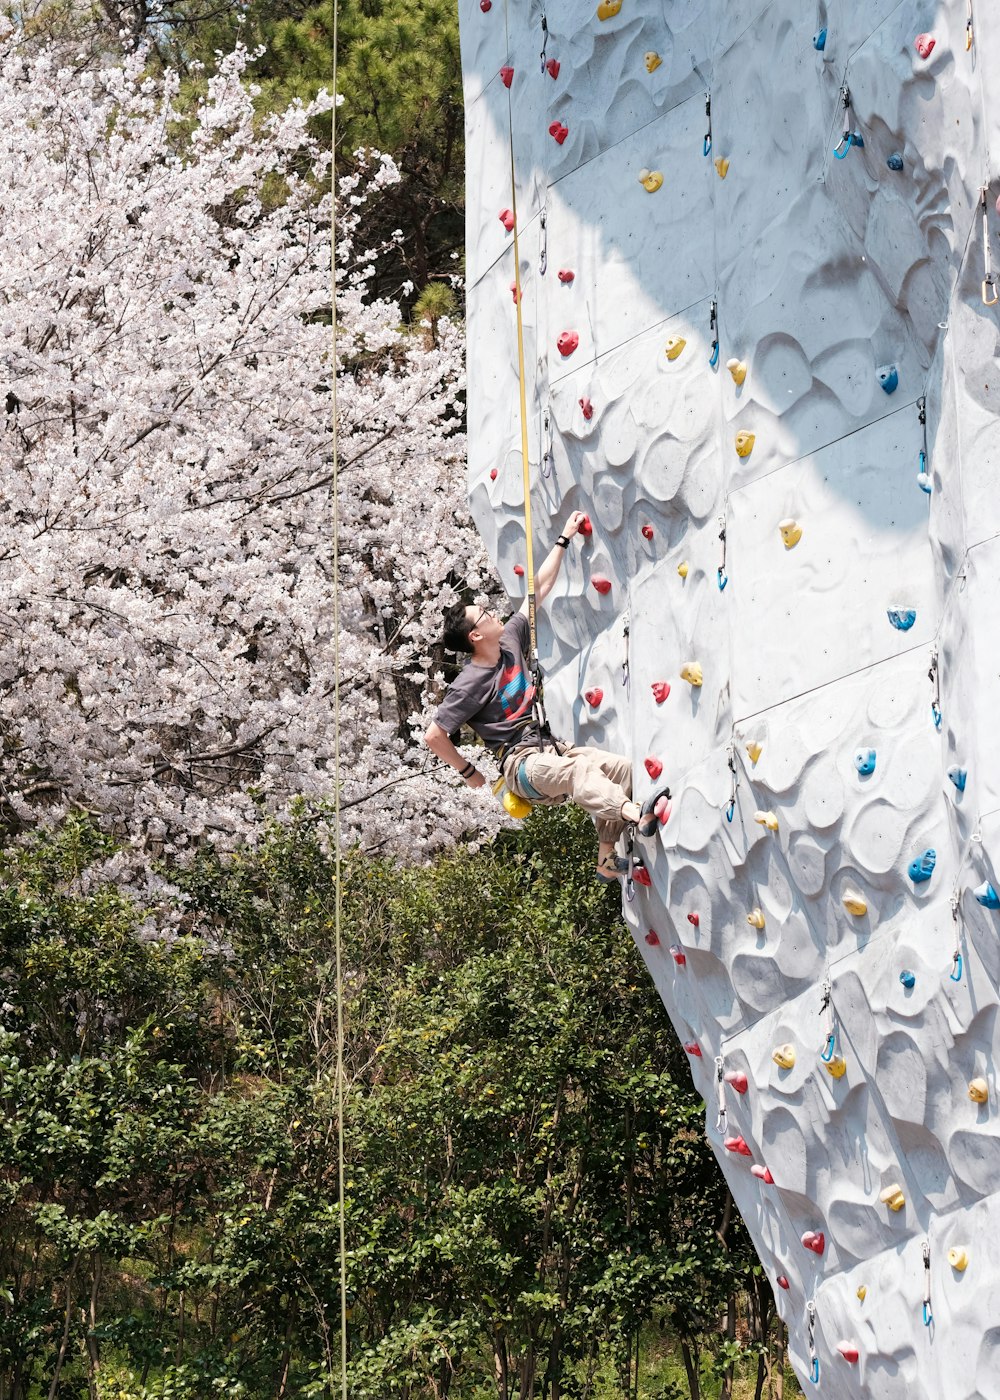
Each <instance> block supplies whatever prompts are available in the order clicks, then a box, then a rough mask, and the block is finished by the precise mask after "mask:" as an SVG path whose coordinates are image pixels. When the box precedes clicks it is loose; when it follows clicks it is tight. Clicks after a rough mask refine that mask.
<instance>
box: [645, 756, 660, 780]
mask: <svg viewBox="0 0 1000 1400" xmlns="http://www.w3.org/2000/svg"><path fill="white" fill-rule="evenodd" d="M645 764H646V772H647V773H648V774H649V776H650V777H651V778H658V777H659V776H660V774H661V773H662V772H663V764H662V763H661V762H660V760H659V759H658V758H647V759H646V760H645Z"/></svg>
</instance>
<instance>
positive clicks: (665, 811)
mask: <svg viewBox="0 0 1000 1400" xmlns="http://www.w3.org/2000/svg"><path fill="white" fill-rule="evenodd" d="M653 812H654V814H655V815H656V818H657V820H658V821H659V823H660V825H661V826H666V824H667V822H668V821H669V820H670V798H669V797H661V798H660V800H659V801H658V802H657V804H656V806H655V807H654V808H653Z"/></svg>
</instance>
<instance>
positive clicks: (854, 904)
mask: <svg viewBox="0 0 1000 1400" xmlns="http://www.w3.org/2000/svg"><path fill="white" fill-rule="evenodd" d="M841 903H842V904H843V906H844V908H845V909H846V910H847V912H848V914H853V915H854V917H855V918H856V919H860V918H863V916H864V915H865V914H867V913H868V905H867V904H866V903H865V900H864V897H863V896H862V895H860V894H858V892H857V890H845V891H844V894H843V897H842V899H841Z"/></svg>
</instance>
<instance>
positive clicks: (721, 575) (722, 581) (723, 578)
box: [715, 515, 729, 593]
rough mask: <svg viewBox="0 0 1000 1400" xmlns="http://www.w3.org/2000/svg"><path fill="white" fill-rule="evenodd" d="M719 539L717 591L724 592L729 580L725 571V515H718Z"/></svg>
mask: <svg viewBox="0 0 1000 1400" xmlns="http://www.w3.org/2000/svg"><path fill="white" fill-rule="evenodd" d="M719 525H720V527H721V528H720V530H719V539H720V540H721V541H722V563H721V564H720V565H719V567H718V568H717V569H716V571H715V572H716V577H717V578H718V582H719V592H720V593H724V592H725V589H726V584H727V583H728V582H729V575H728V574H727V573H726V517H725V516H724V515H720V516H719Z"/></svg>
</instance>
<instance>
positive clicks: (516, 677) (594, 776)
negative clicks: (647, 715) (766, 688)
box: [424, 510, 670, 881]
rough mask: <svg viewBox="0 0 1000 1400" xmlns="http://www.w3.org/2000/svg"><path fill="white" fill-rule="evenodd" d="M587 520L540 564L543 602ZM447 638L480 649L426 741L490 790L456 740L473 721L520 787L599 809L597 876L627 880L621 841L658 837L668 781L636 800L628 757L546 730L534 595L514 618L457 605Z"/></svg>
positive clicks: (576, 517) (570, 525)
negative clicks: (534, 648) (540, 705)
mask: <svg viewBox="0 0 1000 1400" xmlns="http://www.w3.org/2000/svg"><path fill="white" fill-rule="evenodd" d="M585 519H586V517H585V516H584V514H583V512H582V511H578V510H577V511H574V512H573V514H572V515H571V516H570V517H569V519H568V520H567V522H566V525H565V528H564V529H563V533H562V534H561V535H560V536H559V538H558V540H557V541H556V543H555V545H554V546H553V547H552V549H551V550H550V551H549V554H548V555H547V557H546V558H545V560H544V562H543V563H542V565H541V568H540V569H539V570H538V573H537V574H536V576H535V599H536V603H537V604H538V605H541V604H542V603H543V602H544V601H545V599H546V597H547V596H548V595H549V593H551V591H552V586H553V584H554V583H555V581H556V578H557V576H558V574H559V569H560V566H561V564H562V561H563V556H564V554H565V551H566V550H567V549H568V548H569V542H570V540H571V539H572V538H573V537H574V535H576V534H578V533H579V530H580V526H581V525H582V524H583V522H584V520H585ZM444 642H445V646H446V647H448V648H449V649H450V650H452V651H457V652H466V653H468V652H471V653H472V656H471V660H469V661H468V662H467V664H466V665H465V667H464V668H463V669H462V671H461V672H460V673H459V675H458V677H457V678H456V679H455V680H454V681H453V682H452V684H451V685H450V686H449V688H448V691H447V693H446V695H445V698H444V700H443V701H442V703H441V704H440V706H439V707H438V710H437V713H436V714H435V716H434V720H433V722H432V723H431V725H430V727H429V728H428V730H427V733H426V734H425V735H424V742H425V743H426V745H427V747H428V748H429V749H430V750H431V751H432V753H435V754H436V755H437V756H438V758H440V759H441V760H442V761H443V762H444V763H447V764H448V766H449V767H450V768H454V769H455V771H456V772H457V773H458V775H459V777H460V778H462V779H464V781H465V782H466V783H467V784H468V786H469V787H473V788H479V787H482V786H483V784H484V782H485V781H486V779H485V778H484V777H483V775H482V773H480V772H479V770H478V769H477V768H476V766H475V764H474V763H469V762H466V760H465V759H464V758H463V756H462V755H461V754H460V753H459V751H458V749H457V748H456V747H455V745H454V744H453V743H452V740H451V738H450V737H449V736H450V735H452V734H455V733H456V732H457V731H458V730H459V729H460V728H461V726H462V725H463V724H468V725H469V726H470V728H471V729H473V730H474V732H475V733H476V734H478V735H479V737H480V738H481V739H482V740H483V742H484V744H486V746H487V748H489V749H490V750H491V751H492V752H493V753H495V754H496V756H497V760H498V762H499V764H500V770H501V772H502V774H503V778H504V782H505V783H506V784H507V787H508V788H509V789H510V791H511V792H513V793H516V794H517V795H518V796H519V797H522V798H525V799H527V800H528V801H530V802H534V803H538V804H541V805H543V806H548V805H555V804H557V803H560V802H565V801H567V800H569V801H572V802H575V803H577V805H578V806H580V807H583V808H584V810H585V811H587V812H589V813H590V814H591V816H592V817H593V818H594V824H595V825H596V827H597V836H598V841H599V849H598V857H597V874H598V876H599V878H600V879H602V880H606V881H610V880H616V879H618V878H619V877H620V876H621V875H622V874H624V873H625V870H626V868H627V862H626V861H624V860H622V859H621V858H619V857H618V856H617V855H616V854H615V844H616V843H617V841H618V839H619V837H620V836H621V835H622V834H623V832H624V831H625V829H626V828H627V827H628V826H630V825H632V824H635V825H637V827H638V831H639V835H640V836H651V835H652V834H653V832H654V831H655V830H656V826H657V823H658V821H659V820H660V817H661V814H662V813H663V812H664V811H665V810H666V803H667V801H668V799H669V797H670V790H669V788H666V787H664V788H660V789H658V790H657V791H656V792H654V793H653V794H652V795H651V796H650V797H648V798H647V799H646V801H645V802H644V803H643V804H642V806H641V807H640V806H639V804H638V803H636V802H633V801H632V765H631V764H630V763H629V761H628V759H626V758H622V757H620V756H619V755H618V754H613V753H605V752H604V751H603V750H601V749H591V748H586V747H577V746H576V745H573V744H568V743H566V742H565V741H563V740H561V739H554V738H552V737H551V735H549V734H547V733H545V732H543V727H542V725H541V723H540V719H539V715H538V713H537V709H536V702H537V696H536V692H535V685H534V682H533V680H532V674H531V666H530V664H529V661H528V656H529V654H530V650H531V632H530V627H529V623H528V599H525V601H524V602H523V603H522V605H521V608H520V610H519V611H518V612H516V613H515V614H514V616H513V617H511V618H510V619H509V621H508V622H507V623H506V624H504V623H502V622H501V621H500V619H499V618H498V617H496V616H494V614H493V613H491V612H490V611H489V610H488V609H486V608H476V607H467V606H466V605H465V604H463V603H456V604H455V605H454V606H453V607H451V608H449V609H448V611H447V613H446V614H445V619H444Z"/></svg>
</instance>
